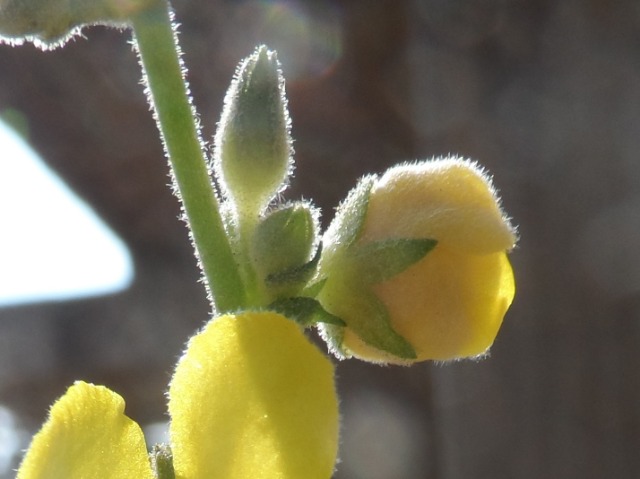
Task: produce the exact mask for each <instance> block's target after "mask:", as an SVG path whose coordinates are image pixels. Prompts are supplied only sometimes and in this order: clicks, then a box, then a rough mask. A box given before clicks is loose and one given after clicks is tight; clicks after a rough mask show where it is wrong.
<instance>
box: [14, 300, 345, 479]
mask: <svg viewBox="0 0 640 479" xmlns="http://www.w3.org/2000/svg"><path fill="white" fill-rule="evenodd" d="M169 412H170V415H171V424H170V436H171V447H172V450H173V461H174V467H175V473H176V477H177V478H179V479H218V478H219V479H241V478H242V479H245V478H248V477H250V478H255V479H288V478H291V479H294V478H295V479H298V478H309V479H313V478H318V479H328V478H329V477H331V474H332V471H333V467H334V464H335V460H336V455H337V442H338V405H337V398H336V394H335V389H334V383H333V366H332V365H331V363H330V362H329V361H328V359H327V358H326V357H325V356H324V355H323V354H322V353H321V352H320V351H319V350H318V349H317V348H316V347H315V346H313V345H312V344H311V343H310V342H309V341H308V340H307V339H306V338H305V336H304V335H303V333H302V332H301V331H300V329H299V327H298V326H297V325H296V324H295V323H293V322H292V321H290V320H287V319H286V318H284V317H283V316H280V315H278V314H275V313H267V312H263V313H242V314H238V315H228V316H223V317H220V318H217V319H214V320H213V321H211V322H210V323H209V324H208V325H207V326H206V327H205V329H204V330H203V331H202V332H201V333H199V334H197V335H196V336H194V337H193V338H192V339H191V341H190V342H189V345H188V347H187V351H186V352H185V354H184V356H183V357H182V358H181V359H180V361H179V362H178V366H177V368H176V371H175V374H174V376H173V380H172V382H171V385H170V389H169ZM154 477H155V476H154V473H153V471H152V469H151V466H150V464H149V460H148V456H147V448H146V446H145V442H144V437H143V434H142V431H141V429H140V427H139V426H138V425H137V424H136V423H135V422H134V421H132V420H131V419H129V418H128V417H127V416H125V414H124V401H123V399H122V398H121V397H120V396H118V395H117V394H116V393H114V392H112V391H110V390H109V389H107V388H105V387H102V386H94V385H92V384H87V383H84V382H77V383H75V384H74V385H73V386H71V387H70V388H69V390H68V391H67V393H66V394H65V395H64V396H63V397H62V398H60V399H59V400H58V401H57V402H56V403H55V404H54V405H53V407H52V408H51V412H50V416H49V419H48V420H47V422H46V423H45V425H44V426H43V428H42V429H41V430H40V432H39V433H38V434H37V435H36V436H35V437H34V439H33V441H32V443H31V446H30V448H29V450H28V452H27V454H26V456H25V458H24V460H23V463H22V465H21V467H20V470H19V471H18V476H17V479H95V478H100V479H147V478H154Z"/></svg>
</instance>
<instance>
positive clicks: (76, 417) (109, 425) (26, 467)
mask: <svg viewBox="0 0 640 479" xmlns="http://www.w3.org/2000/svg"><path fill="white" fill-rule="evenodd" d="M124 406H125V404H124V400H123V399H122V397H120V396H119V395H118V394H116V393H114V392H113V391H111V390H109V389H107V388H105V387H103V386H94V385H93V384H88V383H85V382H81V381H77V382H76V383H75V384H74V385H73V386H71V387H70V388H69V389H68V390H67V392H66V394H65V395H64V396H62V397H61V398H60V399H58V401H56V403H55V404H54V405H53V407H52V408H51V411H50V413H49V419H48V420H47V422H46V423H45V424H44V426H43V427H42V429H41V430H40V432H38V434H36V435H35V436H34V438H33V441H32V442H31V446H30V447H29V450H28V451H27V454H26V456H25V458H24V460H23V462H22V465H21V466H20V469H19V470H18V475H17V478H16V479H97V478H100V479H132V478H136V479H153V472H152V471H151V466H150V465H149V459H148V455H147V448H146V445H145V442H144V435H143V433H142V430H141V429H140V427H139V426H138V424H136V423H135V422H134V421H132V420H131V419H130V418H128V417H127V416H125V414H124Z"/></svg>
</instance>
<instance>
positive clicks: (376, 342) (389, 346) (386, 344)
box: [341, 290, 417, 359]
mask: <svg viewBox="0 0 640 479" xmlns="http://www.w3.org/2000/svg"><path fill="white" fill-rule="evenodd" d="M341 309H342V310H349V311H357V314H353V315H350V316H349V324H348V326H349V329H351V330H352V331H353V332H354V333H356V334H357V335H358V336H359V337H360V339H362V340H363V341H364V342H365V343H367V344H369V345H370V346H373V347H375V348H377V349H379V350H381V351H386V352H388V353H389V354H392V355H393V356H396V357H398V358H401V359H416V358H417V355H416V351H415V349H414V348H413V346H411V344H410V343H409V342H408V341H407V340H406V339H404V338H403V337H402V336H400V335H399V334H398V333H397V332H396V331H395V330H394V329H393V328H392V327H391V321H390V319H389V313H388V312H387V309H386V308H385V306H384V304H382V303H381V302H380V300H379V299H378V298H377V296H376V295H375V294H373V292H371V291H369V290H360V291H351V292H350V293H349V294H346V295H344V297H343V298H342V301H341Z"/></svg>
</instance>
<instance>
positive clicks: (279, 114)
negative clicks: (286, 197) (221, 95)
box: [213, 46, 292, 214]
mask: <svg viewBox="0 0 640 479" xmlns="http://www.w3.org/2000/svg"><path fill="white" fill-rule="evenodd" d="M289 129H290V121H289V114H288V112H287V100H286V97H285V93H284V78H283V76H282V71H281V70H280V64H279V62H278V59H277V57H276V53H275V52H273V51H269V50H268V49H267V48H266V47H265V46H260V47H258V48H257V49H256V51H255V52H254V53H253V54H252V55H251V56H249V57H248V58H246V59H245V60H244V61H243V62H242V63H241V64H240V66H239V67H238V70H237V72H236V75H235V78H234V80H233V82H232V83H231V86H230V87H229V90H228V91H227V96H226V97H225V102H224V110H223V112H222V118H221V120H220V125H219V126H218V130H217V133H216V137H215V158H214V165H213V166H214V169H215V172H216V176H217V178H218V179H219V180H220V182H221V183H222V187H223V191H224V193H225V195H226V196H227V197H228V198H229V199H231V201H232V203H233V205H234V208H235V210H236V211H237V212H240V213H251V214H253V213H256V212H258V213H259V212H260V211H261V210H262V209H263V208H264V206H266V204H267V203H268V202H269V200H270V199H271V198H273V197H274V196H275V195H276V193H277V192H278V191H280V190H281V189H282V188H283V186H284V183H285V181H286V179H287V177H288V175H289V173H290V171H291V168H292V159H291V155H292V147H291V137H290V135H289Z"/></svg>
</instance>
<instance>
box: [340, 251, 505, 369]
mask: <svg viewBox="0 0 640 479" xmlns="http://www.w3.org/2000/svg"><path fill="white" fill-rule="evenodd" d="M374 290H375V292H376V294H377V295H378V296H379V297H380V299H381V300H382V301H383V302H384V303H385V305H386V306H387V308H388V310H389V313H390V316H391V318H392V325H393V328H394V329H395V330H396V331H397V332H398V333H400V334H401V335H402V336H403V337H405V338H406V339H407V340H408V341H409V342H410V343H411V344H412V345H413V347H414V348H415V349H416V353H417V355H418V358H417V360H418V361H423V360H426V359H436V360H447V359H457V358H464V357H470V356H478V355H480V354H483V353H484V352H486V350H487V349H488V348H489V347H490V346H491V344H493V341H494V339H495V337H496V335H497V334H498V330H499V329H500V325H501V324H502V319H503V317H504V315H505V313H506V311H507V309H508V308H509V306H510V305H511V302H512V300H513V296H514V293H515V283H514V279H513V272H512V269H511V265H510V264H509V259H508V258H507V255H506V253H494V254H490V255H483V256H473V255H464V254H461V253H458V252H456V251H451V250H446V249H445V248H440V247H439V246H438V247H436V249H434V250H433V251H432V252H431V253H429V254H428V255H427V256H426V257H425V258H424V259H423V260H422V261H420V262H419V263H418V264H416V265H414V266H412V267H411V268H409V269H408V270H406V271H404V272H402V273H400V274H399V275H397V276H395V277H393V278H391V279H390V280H389V281H386V282H384V283H381V284H379V285H376V286H374ZM345 346H346V347H347V348H348V349H349V350H350V351H353V353H354V354H355V355H356V356H358V357H361V358H363V359H369V360H372V361H389V360H391V361H393V360H392V359H391V358H389V357H388V356H382V355H381V353H380V351H377V350H375V349H373V348H371V347H370V346H368V345H366V344H364V343H363V342H362V341H361V340H360V339H358V338H357V337H356V336H355V335H353V333H351V332H350V331H349V330H347V334H346V335H345ZM395 362H401V361H395Z"/></svg>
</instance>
